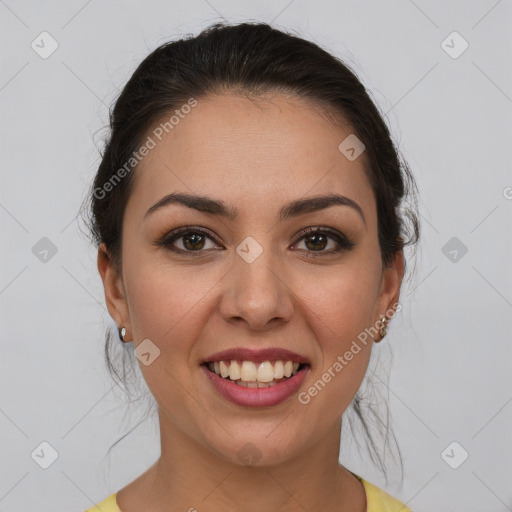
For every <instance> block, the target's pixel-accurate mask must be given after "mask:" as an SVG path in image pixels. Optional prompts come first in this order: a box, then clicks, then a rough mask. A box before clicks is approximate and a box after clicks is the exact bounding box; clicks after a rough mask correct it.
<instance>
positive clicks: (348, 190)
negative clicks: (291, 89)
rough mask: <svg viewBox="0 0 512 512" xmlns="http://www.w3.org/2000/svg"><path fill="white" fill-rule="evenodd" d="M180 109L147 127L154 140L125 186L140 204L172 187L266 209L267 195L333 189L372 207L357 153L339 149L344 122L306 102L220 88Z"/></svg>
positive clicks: (347, 131)
mask: <svg viewBox="0 0 512 512" xmlns="http://www.w3.org/2000/svg"><path fill="white" fill-rule="evenodd" d="M177 110H179V106H178V107H177ZM184 111H186V112H188V113H186V114H185V113H184ZM180 114H181V115H179V116H178V115H177V116H175V118H174V119H173V124H172V125H171V124H167V130H165V129H162V126H164V124H162V123H165V122H167V121H169V119H170V117H171V116H172V115H173V112H171V113H169V115H167V116H166V117H165V118H164V119H163V121H162V123H155V125H154V126H153V127H152V128H151V129H150V130H149V131H148V134H146V135H147V136H149V137H151V138H152V139H153V141H154V143H155V146H154V148H153V149H151V150H150V151H149V153H148V155H147V156H146V157H144V159H143V160H142V161H141V163H140V164H139V166H138V168H137V170H136V171H135V176H134V178H136V179H135V186H134V189H133V191H132V195H136V196H137V199H138V200H137V204H139V205H141V206H146V209H147V208H148V207H149V206H151V205H152V204H153V203H154V202H155V201H157V200H158V199H160V197H162V196H163V195H165V194H168V193H170V192H173V191H179V192H185V193H187V192H189V193H190V192H192V193H197V194H201V195H208V196H212V197H215V198H217V199H222V200H223V201H225V202H226V203H227V204H230V203H231V204H236V205H237V207H238V208H239V209H240V208H241V209H243V208H244V205H247V206H248V207H249V206H250V205H253V206H254V205H257V204H260V203H261V204H262V205H265V207H267V208H268V207H269V203H272V202H273V201H275V202H276V208H278V207H279V206H280V205H281V203H283V202H286V201H288V200H290V199H296V198H298V197H303V196H307V195H316V194H321V193H329V192H339V193H341V194H344V195H347V196H349V197H351V198H352V199H354V200H356V201H357V202H359V203H360V204H361V206H362V207H363V208H371V203H372V201H373V194H372V192H371V188H370V185H369V183H368V180H367V177H366V174H365V171H364V161H363V156H364V155H361V157H359V158H357V159H356V160H353V161H350V160H348V159H347V158H346V157H345V156H344V154H342V153H341V152H340V150H339V149H338V146H339V145H340V143H341V142H342V141H343V140H344V139H345V138H346V137H348V136H349V135H351V134H352V130H351V127H350V126H349V125H348V123H347V124H345V125H343V124H341V125H335V124H334V123H333V122H332V121H331V120H330V119H329V117H328V116H327V115H326V112H325V111H324V110H322V109H321V108H320V107H319V106H317V105H315V104H313V103H311V102H310V101H307V100H304V99H302V98H297V97H293V96H285V95H282V94H276V95H272V96H265V97H258V98H247V97H246V96H242V95H236V94H223V95H215V96H208V97H206V98H202V99H198V100H197V104H196V106H194V107H192V108H190V109H183V111H181V113H180ZM170 126H172V128H170ZM144 140H145V139H144ZM277 203H279V204H277Z"/></svg>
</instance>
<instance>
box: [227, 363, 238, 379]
mask: <svg viewBox="0 0 512 512" xmlns="http://www.w3.org/2000/svg"><path fill="white" fill-rule="evenodd" d="M229 378H230V379H231V380H238V379H239V378H240V365H239V364H238V363H237V362H236V361H231V364H230V365H229Z"/></svg>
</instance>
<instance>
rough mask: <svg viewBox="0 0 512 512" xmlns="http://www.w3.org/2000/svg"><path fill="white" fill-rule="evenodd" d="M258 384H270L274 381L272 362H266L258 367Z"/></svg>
mask: <svg viewBox="0 0 512 512" xmlns="http://www.w3.org/2000/svg"><path fill="white" fill-rule="evenodd" d="M257 380H258V382H270V381H271V380H274V368H272V364H271V363H270V361H265V362H263V363H261V364H260V365H259V366H258V376H257Z"/></svg>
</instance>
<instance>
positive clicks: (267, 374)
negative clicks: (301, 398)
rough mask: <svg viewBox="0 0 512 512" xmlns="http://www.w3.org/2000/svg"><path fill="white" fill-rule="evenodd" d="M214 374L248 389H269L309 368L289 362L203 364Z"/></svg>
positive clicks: (233, 360)
mask: <svg viewBox="0 0 512 512" xmlns="http://www.w3.org/2000/svg"><path fill="white" fill-rule="evenodd" d="M203 366H205V367H206V368H208V370H210V371H211V372H212V373H215V374H216V375H218V376H219V377H221V378H223V379H225V380H229V381H231V382H233V383H234V384H237V385H238V386H242V387H247V388H268V387H272V386H276V385H277V384H279V383H280V382H283V381H286V380H288V379H291V378H292V377H293V376H295V375H296V374H297V373H298V372H300V371H302V370H304V369H305V368H307V367H309V365H308V364H307V363H298V362H293V361H289V360H288V361H287V360H275V361H262V362H260V363H255V362H253V361H241V360H235V359H232V360H227V361H210V362H207V363H203Z"/></svg>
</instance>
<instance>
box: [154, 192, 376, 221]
mask: <svg viewBox="0 0 512 512" xmlns="http://www.w3.org/2000/svg"><path fill="white" fill-rule="evenodd" d="M171 204H178V205H182V206H186V207H187V208H192V209H194V210H197V211H200V212H204V213H210V214H213V215H219V216H221V217H225V218H227V219H230V220H234V219H235V218H236V217H237V215H238V210H237V209H236V208H234V207H230V206H227V205H226V204H225V203H224V202H223V201H219V200H216V199H212V198H210V197H206V196H199V195H195V194H184V193H177V192H176V193H171V194H168V195H166V196H164V197H162V199H160V200H159V201H158V202H156V203H155V204H154V205H153V206H151V208H149V210H148V211H147V212H146V214H145V215H144V219H146V218H147V217H148V216H149V215H150V214H152V213H154V212H155V211H157V210H159V209H160V208H163V207H165V206H169V205H171ZM334 205H339V206H348V207H350V208H352V209H354V210H355V211H356V212H357V213H358V214H359V216H360V217H361V219H362V220H363V223H364V225H365V226H366V219H365V217H364V213H363V210H362V209H361V207H360V206H359V204H358V203H356V202H355V201H354V200H353V199H350V198H349V197H346V196H342V195H340V194H328V195H322V196H314V197H307V198H304V199H297V200H295V201H292V202H291V203H288V204H287V205H285V206H283V207H282V208H281V210H280V211H279V219H280V221H284V220H286V219H289V218H292V217H298V216H299V215H303V214H305V213H312V212H317V211H320V210H324V209H326V208H329V207H331V206H334Z"/></svg>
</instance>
